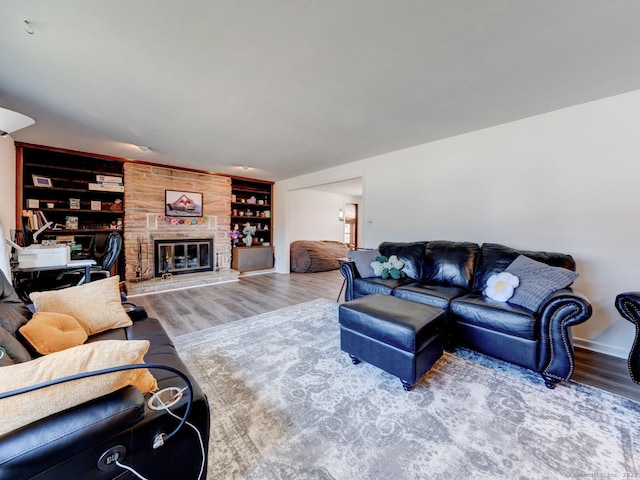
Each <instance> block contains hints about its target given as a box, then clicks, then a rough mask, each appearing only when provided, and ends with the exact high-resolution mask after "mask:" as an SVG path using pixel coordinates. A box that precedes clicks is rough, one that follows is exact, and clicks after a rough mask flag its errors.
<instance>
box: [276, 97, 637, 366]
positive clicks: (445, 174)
mask: <svg viewBox="0 0 640 480" xmlns="http://www.w3.org/2000/svg"><path fill="white" fill-rule="evenodd" d="M639 118H640V91H636V92H631V93H628V94H624V95H619V96H616V97H611V98H607V99H604V100H599V101H596V102H591V103H587V104H583V105H578V106H574V107H571V108H566V109H562V110H558V111H555V112H551V113H548V114H544V115H539V116H536V117H531V118H527V119H523V120H520V121H516V122H511V123H508V124H504V125H499V126H496V127H492V128H488V129H484V130H479V131H476V132H471V133H468V134H464V135H459V136H456V137H451V138H448V139H444V140H440V141H437V142H432V143H428V144H423V145H418V146H415V147H412V148H407V149H404V150H399V151H396V152H392V153H389V154H385V155H380V156H377V157H373V158H369V159H366V160H362V161H359V162H354V163H351V164H349V165H345V166H342V167H337V168H332V169H328V170H324V171H321V172H317V173H315V174H312V175H305V176H302V177H296V178H292V179H288V180H285V181H281V182H277V183H276V195H275V197H276V207H275V214H276V216H277V217H278V218H283V219H284V222H283V224H278V225H277V228H276V232H275V244H276V252H283V251H284V250H285V248H286V250H288V243H287V242H288V241H289V237H288V233H287V232H288V230H289V229H290V228H291V223H292V222H296V221H297V220H296V219H295V218H290V217H285V216H281V215H282V213H281V212H284V211H285V210H286V208H287V206H288V204H289V201H290V195H291V193H290V191H291V190H294V189H296V188H300V187H302V186H307V185H313V184H322V183H328V182H330V181H338V180H340V179H344V178H351V177H354V176H358V175H362V176H363V177H364V196H363V204H364V208H363V209H362V210H363V211H362V214H363V215H362V218H363V219H366V220H365V231H364V238H362V239H361V240H362V241H361V245H362V246H367V247H375V246H377V245H378V244H379V243H380V242H381V241H384V240H393V241H411V240H436V239H445V240H464V241H473V242H477V243H483V242H496V243H503V244H506V245H509V246H512V247H515V248H522V249H529V250H548V251H558V252H564V253H570V254H572V255H573V256H574V258H575V259H576V261H577V264H578V272H579V273H580V278H579V279H578V280H577V281H576V282H575V284H574V287H575V288H576V289H578V290H580V291H582V292H583V293H585V294H586V295H587V296H588V298H589V299H590V301H591V303H592V306H593V308H594V314H593V317H592V318H591V319H590V320H589V321H587V322H586V323H585V324H583V325H580V326H578V327H575V328H574V335H575V337H576V339H577V341H576V343H577V344H581V345H583V346H587V347H589V348H593V349H595V350H599V351H603V352H606V353H609V354H613V355H617V356H620V357H625V356H627V355H628V352H629V348H630V346H631V342H632V339H633V327H632V325H631V324H629V323H628V322H626V321H624V320H622V319H621V318H620V317H619V315H618V313H617V312H616V310H615V308H614V306H613V302H614V299H615V296H616V294H618V293H620V292H623V291H629V290H640V276H639V275H638V271H640V253H639V250H638V248H637V246H638V244H639V240H640V238H639V237H640V228H638V216H639V215H640V195H638V193H637V191H636V190H637V186H636V183H637V181H636V179H637V178H638V176H639V175H640V135H638V132H637V126H638V119H639ZM276 262H277V263H276V268H277V271H279V272H282V271H286V270H284V269H283V268H281V267H282V266H286V268H288V265H287V264H286V261H285V260H284V258H283V256H282V255H280V256H277V257H276Z"/></svg>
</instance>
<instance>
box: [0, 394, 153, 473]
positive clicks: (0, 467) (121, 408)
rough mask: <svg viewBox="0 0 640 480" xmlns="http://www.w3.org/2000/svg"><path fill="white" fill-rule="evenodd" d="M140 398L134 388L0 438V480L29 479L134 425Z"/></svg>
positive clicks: (140, 412)
mask: <svg viewBox="0 0 640 480" xmlns="http://www.w3.org/2000/svg"><path fill="white" fill-rule="evenodd" d="M144 411H145V408H144V396H143V395H142V393H141V392H140V390H138V389H137V388H135V387H132V386H129V387H124V388H122V389H120V390H118V391H116V392H113V393H110V394H108V395H105V396H103V397H100V398H96V399H94V400H91V401H89V402H86V403H83V404H81V405H78V406H76V407H73V408H70V409H68V410H65V411H62V412H59V413H57V414H54V415H50V416H48V417H46V418H43V419H41V420H38V421H37V422H34V423H31V424H29V425H26V426H24V427H21V428H19V429H17V430H14V431H12V432H9V433H7V434H5V435H3V436H2V437H0V479H14V478H31V477H32V476H36V475H38V474H40V473H41V472H42V471H43V470H45V469H46V468H49V467H51V466H53V465H56V464H57V463H58V462H60V461H61V459H65V458H70V457H73V456H74V455H78V454H80V452H82V451H83V450H85V449H86V448H87V447H88V446H90V445H99V444H102V443H103V442H105V441H107V440H109V439H110V438H113V437H115V436H117V435H119V434H121V432H127V431H128V429H129V428H131V427H133V426H134V425H135V424H137V423H138V422H139V421H140V420H141V419H142V418H143V415H144Z"/></svg>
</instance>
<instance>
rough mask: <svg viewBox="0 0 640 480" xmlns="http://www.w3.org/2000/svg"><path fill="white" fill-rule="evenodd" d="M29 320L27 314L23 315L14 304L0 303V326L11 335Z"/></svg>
mask: <svg viewBox="0 0 640 480" xmlns="http://www.w3.org/2000/svg"><path fill="white" fill-rule="evenodd" d="M28 321H29V317H28V316H27V315H23V314H22V313H21V312H20V310H18V309H16V308H15V305H12V304H9V303H0V327H2V328H4V329H5V330H6V331H8V332H9V333H10V334H11V335H15V334H16V332H17V331H18V329H19V328H20V327H21V326H22V325H24V324H25V323H27V322H28Z"/></svg>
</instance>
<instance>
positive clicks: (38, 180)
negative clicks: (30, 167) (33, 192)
mask: <svg viewBox="0 0 640 480" xmlns="http://www.w3.org/2000/svg"><path fill="white" fill-rule="evenodd" d="M31 178H32V179H33V186H34V187H46V188H51V187H53V184H52V183H51V179H50V178H49V177H42V176H40V175H31Z"/></svg>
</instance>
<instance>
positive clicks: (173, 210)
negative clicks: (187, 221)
mask: <svg viewBox="0 0 640 480" xmlns="http://www.w3.org/2000/svg"><path fill="white" fill-rule="evenodd" d="M164 197H165V202H164V208H165V211H164V214H165V215H166V216H167V217H201V216H202V193H196V192H183V191H178V190H165V191H164Z"/></svg>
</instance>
